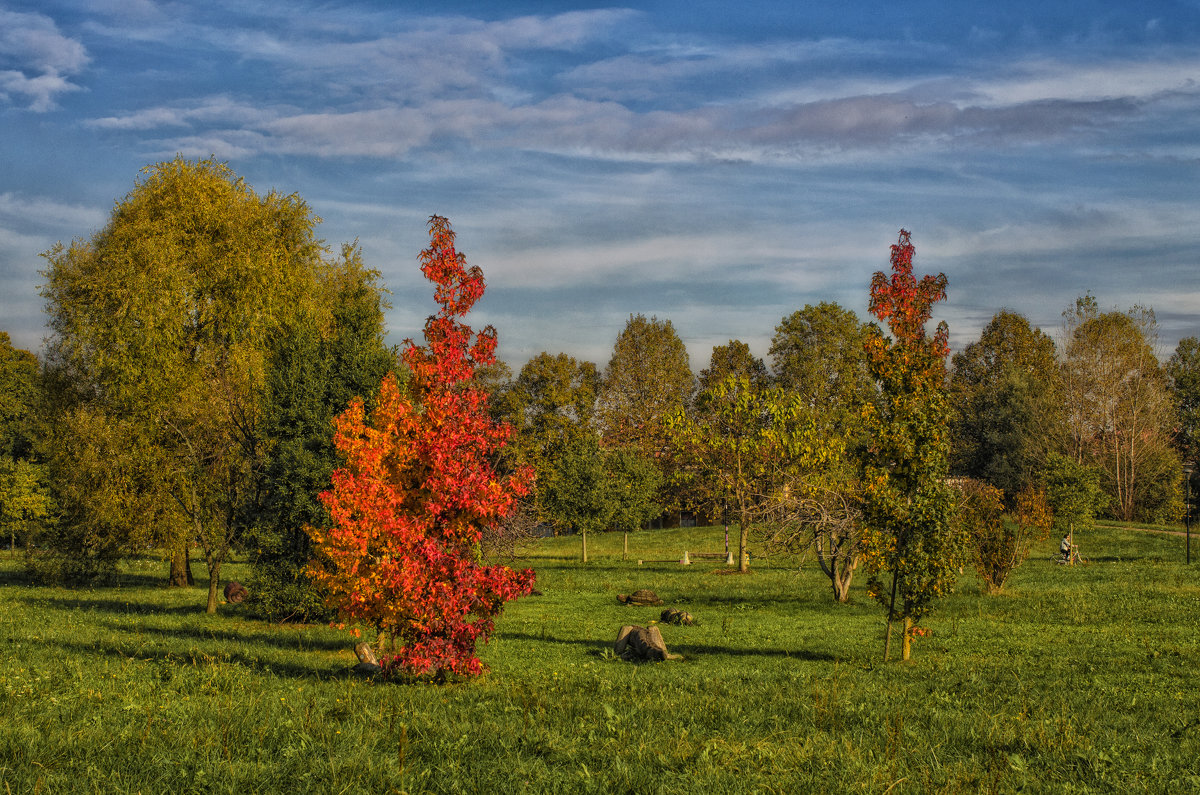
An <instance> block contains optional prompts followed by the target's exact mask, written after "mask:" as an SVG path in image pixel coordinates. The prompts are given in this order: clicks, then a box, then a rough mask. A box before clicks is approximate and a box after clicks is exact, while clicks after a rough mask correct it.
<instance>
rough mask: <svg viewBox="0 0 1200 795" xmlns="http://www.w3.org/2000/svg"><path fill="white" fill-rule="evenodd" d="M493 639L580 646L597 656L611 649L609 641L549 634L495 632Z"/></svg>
mask: <svg viewBox="0 0 1200 795" xmlns="http://www.w3.org/2000/svg"><path fill="white" fill-rule="evenodd" d="M493 637H494V638H497V639H501V640H528V641H533V642H534V643H561V644H569V645H572V646H582V647H583V648H585V649H591V651H592V653H593V654H596V655H599V654H601V653H603V651H604V650H605V649H610V650H611V649H612V642H611V641H603V640H591V639H587V638H556V637H555V636H554V635H552V634H551V633H549V632H507V631H502V632H497V633H495V634H494V635H493Z"/></svg>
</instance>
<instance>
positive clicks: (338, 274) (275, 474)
mask: <svg viewBox="0 0 1200 795" xmlns="http://www.w3.org/2000/svg"><path fill="white" fill-rule="evenodd" d="M378 278H379V274H378V272H376V271H374V270H371V269H368V268H366V267H364V266H363V264H362V258H361V253H360V251H359V249H358V248H357V247H352V246H347V247H344V248H343V251H342V257H341V259H340V260H339V261H337V262H335V263H332V264H331V266H330V267H329V268H328V269H327V270H325V272H323V273H322V274H321V278H320V279H319V281H318V284H317V290H318V292H319V294H320V295H321V296H323V300H322V301H321V304H320V306H327V307H329V310H330V311H329V312H318V311H316V310H315V308H310V310H309V311H307V312H305V313H304V314H303V315H298V316H297V317H295V318H293V319H291V320H290V321H289V322H288V325H287V327H286V330H285V331H283V332H282V333H280V334H278V335H277V336H276V337H275V338H274V339H273V340H272V343H271V346H270V353H269V357H268V366H267V373H266V381H265V385H264V389H263V398H262V412H261V420H260V421H259V423H258V436H259V440H260V441H259V443H260V444H261V445H262V447H263V449H264V455H263V467H262V476H261V483H260V485H259V488H258V489H257V494H258V497H257V499H256V500H255V501H254V502H253V503H252V504H251V505H249V506H248V515H247V517H246V520H247V524H248V526H249V528H250V538H249V539H248V546H249V549H250V553H251V562H252V565H253V573H252V577H251V582H250V600H249V601H250V603H251V605H252V606H253V607H254V608H256V609H257V610H258V611H259V612H261V613H262V614H264V615H266V616H267V617H269V618H271V619H274V620H287V619H295V620H298V621H309V620H315V619H318V618H323V617H325V616H326V615H327V613H328V609H327V608H326V607H325V602H324V595H323V594H321V593H319V592H317V590H316V589H315V587H314V586H313V585H312V584H311V582H310V581H309V579H308V578H307V577H306V576H305V574H304V569H305V567H306V566H307V564H308V562H309V560H310V559H311V558H312V543H311V539H310V537H309V534H308V533H307V532H306V531H305V528H306V527H326V526H328V523H329V514H328V511H326V510H325V506H324V505H322V504H321V501H320V500H319V498H318V495H319V494H320V493H321V492H322V491H324V490H325V489H326V488H328V486H329V479H330V475H331V473H332V472H333V469H334V467H335V466H336V465H337V464H338V462H339V458H338V454H337V451H336V450H335V449H334V444H333V418H334V417H335V416H337V415H339V414H341V413H342V412H343V411H344V410H345V409H346V407H348V406H349V405H350V402H351V401H352V400H354V399H355V398H358V399H364V400H370V399H371V398H372V397H373V395H374V394H375V392H376V391H377V389H378V385H379V382H380V381H381V380H382V379H383V377H384V375H386V374H387V373H388V372H389V371H392V370H395V369H397V360H396V356H395V353H394V352H393V351H392V350H390V349H389V348H388V347H387V345H386V344H385V343H384V336H383V335H384V327H383V324H384V321H383V310H384V306H385V304H384V302H383V299H382V291H381V288H380V286H379V284H378ZM403 372H404V371H403V370H401V373H403ZM370 408H371V406H370V404H369V403H368V404H367V409H368V410H369V409H370Z"/></svg>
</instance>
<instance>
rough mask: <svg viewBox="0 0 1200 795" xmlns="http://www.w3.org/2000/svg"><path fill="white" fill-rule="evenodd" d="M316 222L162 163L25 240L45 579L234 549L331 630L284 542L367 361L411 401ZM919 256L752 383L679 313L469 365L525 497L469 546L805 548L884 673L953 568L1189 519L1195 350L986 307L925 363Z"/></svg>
mask: <svg viewBox="0 0 1200 795" xmlns="http://www.w3.org/2000/svg"><path fill="white" fill-rule="evenodd" d="M317 223H318V219H316V218H315V217H314V216H313V215H312V213H311V211H310V209H309V208H308V207H307V205H306V204H305V203H304V202H303V201H302V200H301V199H300V198H299V197H297V196H294V195H293V196H283V195H279V194H276V193H270V194H268V195H266V196H259V195H258V194H256V193H255V192H254V191H253V190H252V189H251V188H250V187H249V186H247V185H245V183H244V182H243V181H242V180H240V179H239V178H238V177H237V176H236V175H234V174H233V173H232V172H230V171H229V170H228V168H227V167H225V166H223V165H221V164H219V163H216V162H213V161H200V162H191V161H185V160H182V159H177V160H174V161H170V162H166V163H160V164H158V165H156V166H153V167H150V168H148V169H146V171H145V173H144V174H143V177H142V179H141V180H139V181H138V183H137V184H136V186H135V188H134V190H133V191H132V192H131V193H130V194H129V195H128V196H126V197H125V198H124V199H123V200H122V201H121V202H120V203H119V204H118V205H117V206H116V208H115V210H114V211H113V214H112V217H111V218H110V220H109V223H108V224H107V226H106V227H105V228H104V229H102V230H101V231H99V232H97V233H96V234H95V235H93V236H92V237H91V238H89V239H86V240H77V241H74V242H73V243H71V244H70V245H69V246H57V247H55V248H54V249H52V250H51V251H49V252H47V253H46V255H45V256H46V259H47V263H48V265H47V268H46V271H45V276H46V285H45V287H44V288H43V290H44V297H45V298H46V302H47V312H48V317H49V326H50V328H51V332H52V335H51V337H50V338H49V340H48V342H47V346H46V349H45V354H44V357H43V360H42V361H41V362H40V363H39V362H38V360H37V359H36V358H35V357H34V356H33V355H32V354H30V353H28V352H25V351H20V350H16V349H14V348H13V347H12V346H11V344H10V342H9V340H8V338H7V336H6V335H5V336H0V379H2V381H0V398H2V399H3V404H0V519H2V520H3V527H4V530H5V531H6V533H7V534H8V535H9V537H10V542H11V543H12V544H14V545H18V546H21V547H23V548H24V550H25V554H26V557H27V560H28V563H29V567H30V569H31V570H32V571H33V572H34V573H35V574H37V575H38V576H40V577H44V578H48V579H65V580H92V579H95V578H98V577H103V576H105V575H107V574H110V573H111V572H113V571H114V569H115V565H116V563H117V562H118V561H119V560H121V559H122V558H123V557H126V556H130V555H134V554H138V553H140V552H142V551H143V550H145V549H146V548H148V547H156V548H162V549H166V550H168V551H169V552H170V553H171V554H170V556H169V557H170V560H169V564H168V565H167V567H166V579H167V580H168V581H169V582H170V583H171V584H173V585H182V584H186V583H189V582H190V581H191V571H190V565H189V560H190V558H189V550H192V549H196V548H198V549H199V550H201V552H202V554H203V556H204V559H205V562H206V563H207V564H208V565H207V569H208V575H209V598H208V609H209V610H214V609H215V607H216V603H217V585H218V581H219V576H220V568H221V565H222V563H223V562H224V561H225V560H226V559H227V557H228V555H229V553H230V551H231V550H232V549H234V548H235V547H236V548H241V549H244V550H246V551H247V552H248V554H249V556H250V559H251V562H252V564H253V571H254V580H253V581H252V583H251V594H252V599H253V600H254V605H255V607H256V609H258V610H259V611H260V612H261V613H262V614H264V615H266V616H268V617H270V618H272V619H275V620H313V619H317V618H327V617H328V616H329V608H328V607H327V604H328V597H329V590H330V589H329V583H325V584H324V585H323V586H319V585H316V584H314V581H313V578H311V577H309V576H307V575H306V567H307V566H308V564H309V563H310V561H311V560H312V559H313V556H314V550H313V546H312V535H311V534H310V532H309V530H307V529H306V528H315V529H317V530H318V531H320V530H322V529H328V528H329V527H330V526H331V517H330V514H329V511H328V510H327V508H326V506H325V505H323V504H322V502H321V501H320V499H319V498H318V495H320V494H321V492H323V491H325V490H326V489H328V487H329V483H330V478H331V474H332V472H333V471H334V469H335V468H336V467H337V466H338V465H339V464H340V463H341V462H342V461H343V460H344V459H343V456H344V455H345V451H343V452H342V453H341V454H339V452H338V450H337V449H336V448H335V442H334V431H333V428H334V418H335V417H337V416H338V415H340V414H341V413H342V412H343V411H344V410H345V409H346V408H347V407H348V406H350V405H351V404H352V402H353V401H354V399H355V398H359V399H361V400H363V401H364V403H363V408H362V411H363V412H364V416H369V415H371V412H372V411H373V408H374V406H373V403H374V401H375V400H376V399H377V397H378V396H379V395H380V394H381V393H380V392H379V388H380V384H381V382H382V381H383V379H384V377H385V375H387V374H388V373H393V374H394V375H395V382H394V383H395V389H396V390H397V393H396V394H397V396H398V397H397V398H396V399H403V398H404V396H405V395H410V396H411V397H412V398H413V399H416V400H418V402H419V400H420V399H421V395H420V394H418V392H420V390H422V389H425V387H419V386H415V385H413V384H410V383H409V379H410V374H411V372H412V368H411V362H406V361H405V360H404V359H402V357H401V356H400V355H399V353H398V352H397V351H395V350H392V349H389V348H388V347H387V346H386V345H385V343H384V341H383V340H384V327H383V312H384V309H385V308H386V302H385V296H384V290H383V288H382V286H381V285H380V284H379V280H378V273H377V272H376V271H374V270H371V269H370V268H368V267H366V266H365V265H364V264H363V263H362V261H361V257H360V254H359V251H358V249H357V247H355V246H346V247H343V249H342V250H341V252H340V255H338V256H333V255H332V254H331V253H330V252H329V251H328V250H327V249H326V248H325V247H324V246H323V245H322V244H321V243H320V241H318V240H317V239H316V237H315V228H316V224H317ZM912 255H913V248H912V244H911V241H909V239H908V235H907V233H902V234H901V238H900V240H899V241H898V243H897V244H896V246H893V248H892V257H891V260H892V262H891V264H892V271H893V272H892V275H891V276H890V277H889V276H887V275H885V274H883V273H880V274H877V275H876V280H875V282H873V284H872V286H871V311H872V314H873V315H874V316H875V318H876V320H877V321H879V322H880V323H882V324H884V325H886V327H887V332H888V333H889V334H885V333H884V329H883V328H882V327H881V326H880V325H877V324H876V323H867V322H863V321H861V320H860V319H859V318H858V317H857V316H856V315H855V313H854V312H852V311H850V310H848V309H845V308H843V307H840V306H838V305H837V304H833V303H820V304H816V305H808V306H805V307H803V308H802V309H799V310H797V311H796V312H794V313H792V314H791V315H788V316H786V317H784V318H782V319H781V321H780V323H779V325H777V326H776V327H775V333H774V336H773V339H772V343H771V347H770V350H769V354H768V355H769V359H770V367H768V365H767V363H766V362H765V361H764V360H762V359H759V358H757V357H755V356H754V355H753V354H752V352H751V351H750V348H749V346H747V345H746V344H745V343H743V342H740V341H738V340H730V341H729V342H728V343H727V344H725V345H720V346H717V347H715V348H714V349H713V351H712V355H711V358H710V360H709V362H708V366H707V367H706V368H704V369H702V370H701V371H700V373H699V376H698V377H696V376H695V375H694V374H693V371H692V369H691V363H690V362H689V360H688V355H687V351H686V349H685V347H684V345H683V342H682V340H681V339H680V338H679V336H678V334H677V333H676V331H675V329H674V327H673V326H672V324H671V322H670V321H669V320H659V319H658V318H655V317H650V318H646V317H644V316H642V315H636V316H631V317H630V318H629V320H628V322H627V324H626V326H625V328H624V329H623V330H622V331H621V332H620V334H619V335H618V337H617V339H616V341H615V343H614V346H613V353H612V356H611V358H610V360H609V361H608V363H607V364H606V366H605V367H604V368H603V370H601V369H600V368H599V367H597V366H596V365H595V364H593V363H591V362H584V361H578V360H576V359H575V358H573V357H571V356H569V355H567V354H565V353H555V352H549V351H547V352H543V353H541V354H539V355H538V356H535V357H533V358H532V359H530V360H529V361H528V362H527V363H526V364H525V365H524V366H523V367H522V368H521V369H520V371H519V372H518V373H516V375H515V376H514V375H512V373H511V372H510V371H509V370H508V369H507V368H506V367H505V366H504V365H503V364H501V363H494V362H492V361H491V360H490V359H489V358H488V357H482V358H481V359H480V361H478V362H475V363H474V366H473V367H472V371H471V373H470V374H469V377H468V379H467V381H468V384H469V387H461V388H463V389H466V388H470V389H472V390H474V391H475V392H477V393H478V394H480V395H482V396H485V398H486V399H485V400H484V403H483V404H482V405H485V406H486V410H487V411H488V412H490V415H491V418H492V420H493V421H495V422H499V423H503V424H508V425H510V426H511V428H512V432H511V437H510V438H509V439H508V442H507V445H505V446H497V447H496V448H495V449H494V450H493V452H491V453H490V454H489V456H488V461H489V465H490V466H494V467H495V469H496V470H497V471H498V472H500V473H515V472H518V471H519V470H522V469H523V468H526V467H527V468H528V469H529V470H530V471H532V472H533V473H534V475H535V478H534V479H533V482H532V486H531V490H530V491H529V493H528V494H527V495H525V496H524V497H523V498H522V499H521V500H520V502H519V504H518V505H517V506H516V510H514V511H512V512H511V513H509V514H508V515H507V518H504V519H503V521H500V519H501V517H500V515H499V514H498V515H496V516H495V517H494V521H486V522H482V523H481V527H480V531H481V533H482V537H481V543H482V544H483V545H484V546H485V547H488V548H490V549H492V550H496V549H501V548H504V547H505V546H506V545H511V543H512V542H513V540H514V539H515V538H520V537H522V536H525V535H528V534H531V533H534V532H539V531H557V532H567V531H577V532H579V533H580V537H581V552H582V556H583V559H584V560H585V561H586V559H587V533H589V532H597V531H602V530H609V529H620V530H624V531H626V532H628V531H630V530H635V529H638V528H642V527H645V526H646V525H647V524H649V523H651V522H654V521H655V520H657V519H660V518H661V517H663V516H664V515H670V514H671V513H676V515H677V512H678V511H681V510H688V511H692V512H695V513H697V514H699V515H701V516H703V517H705V518H707V519H709V520H724V519H726V518H728V519H730V520H732V523H733V524H735V525H737V527H738V530H739V534H738V538H737V558H736V561H737V564H738V567H739V569H741V570H743V571H744V570H746V569H748V568H749V565H750V561H749V555H748V553H747V549H748V545H749V543H750V541H751V540H753V539H754V537H755V536H757V537H758V540H761V541H762V542H764V543H765V544H766V545H767V546H768V548H769V549H777V550H778V549H787V550H791V551H803V552H807V551H810V550H811V551H812V553H813V554H814V556H815V557H816V559H817V561H818V563H819V565H820V566H821V568H822V570H823V571H824V572H825V574H826V575H827V576H828V577H829V579H830V585H831V591H832V595H833V597H834V598H835V599H836V600H838V601H844V600H845V599H846V598H847V596H848V592H849V587H850V583H851V581H852V578H853V575H854V573H855V572H856V570H857V569H858V567H860V566H865V568H866V571H867V575H868V578H869V591H870V592H871V593H872V594H873V595H874V596H875V597H876V598H878V599H879V600H880V601H882V602H883V603H884V605H885V607H886V608H887V614H888V621H889V627H890V625H891V622H892V621H893V620H898V621H901V622H902V623H903V625H904V630H903V636H902V638H903V641H902V643H903V655H905V656H906V655H907V648H908V642H909V640H910V639H911V637H912V634H913V633H914V632H917V631H919V628H918V627H917V623H918V622H919V620H920V618H921V616H922V615H924V614H925V612H926V611H927V610H928V609H929V606H930V605H931V604H932V600H933V599H934V598H936V597H937V596H938V595H940V594H941V593H944V592H945V590H947V589H948V588H949V587H951V586H952V584H953V572H954V570H956V569H957V568H958V567H959V566H960V565H961V564H962V563H964V562H968V561H969V562H971V563H973V564H974V565H975V567H976V569H977V570H978V571H979V572H980V575H981V577H982V578H983V580H984V582H985V584H986V585H987V587H988V588H989V589H992V590H999V589H1000V588H1001V587H1003V585H1004V581H1005V579H1006V578H1007V576H1008V573H1009V572H1011V570H1012V569H1013V568H1014V567H1015V566H1016V565H1018V564H1019V563H1020V562H1021V560H1023V559H1024V557H1025V556H1027V555H1028V553H1029V550H1030V547H1031V544H1032V543H1033V541H1034V540H1035V539H1037V538H1044V537H1045V535H1046V534H1047V533H1049V532H1050V529H1051V526H1052V525H1054V526H1056V527H1057V528H1058V529H1059V531H1060V532H1064V533H1069V532H1073V531H1076V530H1083V529H1086V528H1087V527H1088V525H1089V522H1090V520H1091V517H1092V516H1094V515H1097V514H1100V515H1107V516H1112V517H1115V518H1119V519H1123V520H1126V521H1141V522H1157V523H1162V522H1167V521H1175V520H1177V519H1178V518H1179V517H1180V515H1181V512H1182V508H1183V506H1182V502H1183V500H1182V494H1183V488H1182V486H1183V484H1182V462H1183V461H1195V460H1196V459H1197V453H1198V452H1200V449H1198V445H1200V442H1198V441H1197V433H1198V431H1200V429H1198V427H1197V415H1198V412H1200V341H1198V340H1197V339H1196V338H1187V339H1185V340H1183V341H1182V342H1180V344H1179V347H1178V348H1177V349H1176V351H1175V352H1174V354H1173V355H1172V356H1171V357H1170V358H1169V360H1168V361H1167V362H1166V364H1165V365H1163V364H1161V363H1160V352H1159V351H1158V332H1157V326H1156V322H1155V318H1154V314H1153V312H1152V311H1151V310H1149V309H1146V308H1142V307H1133V308H1131V309H1129V310H1127V311H1118V310H1103V309H1101V308H1100V306H1099V305H1098V302H1097V301H1096V300H1095V299H1094V298H1093V297H1092V296H1090V295H1086V296H1083V297H1082V298H1080V299H1079V300H1078V301H1077V302H1076V303H1075V305H1073V306H1072V307H1070V308H1069V309H1068V310H1067V311H1066V312H1064V323H1063V327H1062V329H1061V333H1060V335H1059V342H1058V344H1057V345H1056V343H1055V341H1054V340H1053V339H1052V338H1051V337H1050V336H1049V335H1048V334H1046V333H1045V332H1043V331H1042V330H1040V329H1037V328H1034V327H1032V326H1031V325H1030V324H1029V322H1028V320H1027V319H1026V318H1025V317H1023V316H1022V315H1020V314H1019V313H1016V312H1013V311H1010V310H1002V311H1000V312H998V313H997V314H996V315H995V317H993V318H992V320H991V322H990V323H989V324H988V325H987V326H986V327H985V328H984V329H983V332H982V334H981V335H980V338H979V340H977V341H975V342H973V343H971V344H970V345H968V346H966V348H964V349H963V350H962V351H960V352H959V353H957V354H955V355H954V356H953V357H952V358H951V359H950V362H949V366H947V355H948V351H947V349H946V338H945V333H944V330H942V329H939V330H937V331H936V332H935V333H933V334H932V335H927V334H926V330H925V323H926V321H927V320H928V318H929V316H930V313H931V311H932V310H931V307H932V305H933V304H934V303H935V302H936V301H938V300H941V299H942V298H944V290H945V282H944V277H941V278H940V280H939V278H937V277H925V278H924V279H917V278H916V277H915V276H914V275H913V273H912ZM439 296H442V297H443V298H444V297H445V296H444V294H442V293H439ZM439 300H441V299H439ZM889 335H890V336H889ZM413 390H415V391H413ZM317 579H318V580H319V579H320V578H317ZM889 637H890V633H889Z"/></svg>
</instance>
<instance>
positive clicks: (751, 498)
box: [667, 374, 794, 572]
mask: <svg viewBox="0 0 1200 795" xmlns="http://www.w3.org/2000/svg"><path fill="white" fill-rule="evenodd" d="M793 408H794V406H792V405H790V403H789V401H788V399H787V398H786V397H785V395H784V394H783V392H781V391H780V390H778V389H774V388H761V387H756V386H755V385H754V383H753V381H751V379H750V378H749V377H748V376H745V375H737V374H730V375H727V376H725V379H724V380H722V381H721V382H719V383H717V384H713V385H711V386H709V387H708V388H707V389H705V390H704V391H703V392H701V393H700V394H699V395H698V396H697V399H696V405H695V407H694V410H692V411H685V410H684V409H682V408H679V409H676V411H675V412H674V413H673V414H672V415H670V417H669V419H668V425H667V428H668V431H669V438H670V441H671V449H672V452H673V456H674V459H675V461H676V467H675V469H674V479H675V481H676V483H677V484H678V485H679V486H680V487H681V488H682V489H683V492H684V493H685V494H686V495H687V499H688V500H689V502H690V503H691V504H692V506H693V507H695V508H697V509H700V510H702V511H704V512H706V513H709V514H710V515H711V514H716V513H719V512H723V510H724V509H725V508H726V507H728V508H729V509H730V510H731V511H732V514H733V516H734V517H735V518H736V520H737V523H738V529H739V535H738V570H739V571H741V572H746V571H749V569H750V555H749V551H748V549H749V541H750V531H751V528H752V526H753V525H754V524H755V521H756V520H757V519H758V518H759V517H760V515H761V514H760V511H761V508H762V506H763V504H764V501H765V497H766V494H767V493H768V492H769V491H770V488H769V485H768V483H767V480H768V476H769V475H771V474H772V473H774V472H775V471H777V469H778V459H779V458H780V457H781V456H783V455H784V449H783V444H782V440H781V436H780V433H779V427H780V424H781V423H783V422H784V421H785V419H786V416H788V415H789V413H790V412H791V410H792V409H793Z"/></svg>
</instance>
